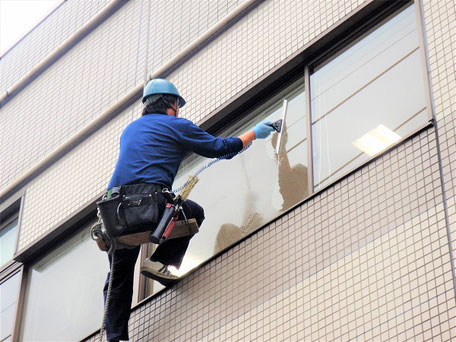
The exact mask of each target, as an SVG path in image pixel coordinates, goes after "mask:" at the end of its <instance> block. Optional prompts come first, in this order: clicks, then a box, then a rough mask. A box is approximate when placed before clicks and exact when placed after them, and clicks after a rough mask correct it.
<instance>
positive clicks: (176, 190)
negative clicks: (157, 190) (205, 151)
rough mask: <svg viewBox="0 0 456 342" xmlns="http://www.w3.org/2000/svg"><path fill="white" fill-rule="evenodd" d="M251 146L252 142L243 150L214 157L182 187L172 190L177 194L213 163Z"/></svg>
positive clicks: (235, 154)
mask: <svg viewBox="0 0 456 342" xmlns="http://www.w3.org/2000/svg"><path fill="white" fill-rule="evenodd" d="M250 146H252V143H249V144H248V145H247V146H245V147H244V148H243V149H242V150H240V151H239V152H232V153H228V154H225V155H223V156H221V157H218V158H217V159H214V160H211V161H210V162H209V163H207V164H206V165H204V166H203V167H201V168H200V169H198V171H196V173H195V174H194V175H193V176H192V177H190V179H189V180H188V181H187V182H185V184H183V185H181V186H180V187H178V188H176V189H173V190H172V192H173V193H175V194H177V193H179V192H181V191H182V190H183V189H184V188H185V187H186V186H187V185H188V184H189V183H190V182H192V180H193V179H194V178H196V177H198V175H199V174H200V173H201V172H203V171H204V170H206V169H208V168H210V167H211V166H212V165H214V164H215V163H217V162H219V161H220V160H224V159H228V158H232V157H234V156H237V155H238V154H241V153H242V152H245V151H246V150H247V149H248V148H249V147H250Z"/></svg>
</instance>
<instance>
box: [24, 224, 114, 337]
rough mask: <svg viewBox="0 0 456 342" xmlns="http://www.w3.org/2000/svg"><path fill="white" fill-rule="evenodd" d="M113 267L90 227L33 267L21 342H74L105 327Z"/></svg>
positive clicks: (29, 278) (28, 283)
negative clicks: (106, 283) (107, 281)
mask: <svg viewBox="0 0 456 342" xmlns="http://www.w3.org/2000/svg"><path fill="white" fill-rule="evenodd" d="M108 268H109V263H108V258H107V256H106V253H101V252H100V250H99V249H98V247H97V246H96V244H95V243H94V242H93V241H92V240H91V238H90V234H89V226H88V227H86V228H84V229H83V230H82V231H81V232H79V233H78V234H76V235H75V236H74V237H72V238H71V239H70V240H68V241H67V242H65V243H63V244H62V245H61V246H59V247H58V248H57V249H55V250H54V251H52V252H51V253H49V254H48V255H46V256H45V257H44V258H42V259H41V260H39V261H38V262H36V263H35V264H33V265H31V267H30V269H29V272H28V276H27V289H26V293H25V300H24V303H25V304H24V311H23V315H22V322H21V323H22V324H21V333H20V335H21V336H20V340H21V341H55V340H56V339H58V340H59V341H70V340H71V341H75V340H81V339H83V338H84V337H87V336H88V335H89V334H91V333H92V332H93V331H95V330H97V329H98V328H99V327H100V326H101V320H102V317H103V308H104V305H103V292H102V290H103V285H104V281H105V279H106V274H107V272H108Z"/></svg>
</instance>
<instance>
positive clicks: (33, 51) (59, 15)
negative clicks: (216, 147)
mask: <svg viewBox="0 0 456 342" xmlns="http://www.w3.org/2000/svg"><path fill="white" fill-rule="evenodd" d="M109 1H110V0H90V1H85V0H74V1H64V0H62V1H61V5H60V7H59V8H58V11H57V12H54V13H52V14H51V15H50V16H49V17H48V18H47V19H46V20H44V21H43V22H42V23H41V24H40V25H38V26H37V27H35V28H34V29H33V30H32V31H31V32H30V33H28V34H27V35H26V36H25V37H24V38H23V39H22V40H21V42H20V43H19V44H18V45H16V46H14V47H13V48H12V49H10V50H9V51H8V52H7V53H6V54H5V55H3V56H2V57H1V59H0V94H2V93H3V92H4V91H5V90H7V89H8V88H9V87H11V86H12V85H13V84H14V82H16V81H17V80H19V79H20V78H21V77H22V76H23V75H25V74H26V73H27V72H28V71H29V70H30V69H32V68H33V67H34V66H36V65H37V64H38V63H39V62H40V61H42V60H43V59H44V58H45V57H46V56H47V55H48V54H49V53H51V52H52V51H53V50H54V49H55V48H56V47H57V46H59V44H61V43H63V42H64V41H65V40H66V39H67V38H68V37H69V36H71V34H73V33H74V32H75V31H77V30H78V29H79V28H80V27H81V26H82V25H84V24H85V23H86V22H87V21H88V20H89V19H90V18H92V17H93V16H94V15H95V14H97V13H98V12H99V11H100V10H101V9H103V7H104V6H105V5H106V4H107V3H109Z"/></svg>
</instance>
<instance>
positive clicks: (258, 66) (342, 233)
mask: <svg viewBox="0 0 456 342" xmlns="http://www.w3.org/2000/svg"><path fill="white" fill-rule="evenodd" d="M158 3H159V2H157V3H155V2H154V3H153V4H154V5H155V4H158ZM361 3H362V1H335V0H334V1H308V2H299V3H298V2H291V1H272V0H269V1H265V2H264V3H263V4H261V5H260V6H259V7H258V8H256V9H254V10H253V11H252V12H250V13H249V14H248V15H247V16H246V17H244V18H243V19H241V20H240V22H239V23H237V24H236V25H235V26H234V27H232V28H231V29H229V30H228V31H227V32H225V33H224V34H222V35H221V36H220V37H218V38H217V39H216V40H215V41H214V42H212V43H211V44H210V45H209V46H208V47H207V48H205V49H204V50H203V51H201V52H200V53H198V54H197V55H196V56H195V57H194V58H192V59H191V60H190V61H189V62H187V63H186V64H185V65H184V66H182V67H181V68H179V69H178V70H177V71H176V72H174V73H173V75H171V80H172V81H174V82H175V83H176V84H178V85H179V90H180V91H181V92H182V94H183V95H184V96H185V98H186V99H187V100H188V102H189V105H188V106H186V107H185V110H184V112H183V114H184V115H185V116H186V117H188V118H190V119H192V120H193V121H196V122H198V121H200V120H204V118H205V115H207V113H210V112H211V111H213V110H214V109H216V108H218V107H220V106H222V105H223V103H224V102H226V101H227V100H229V99H230V98H231V97H232V96H233V95H235V94H236V93H237V92H238V91H240V90H242V89H244V88H245V87H247V86H249V85H250V84H251V83H252V82H254V81H256V80H257V79H258V78H259V77H261V76H262V75H263V74H264V73H265V72H267V71H269V70H270V69H271V68H273V67H274V66H276V65H277V64H279V63H280V62H281V61H283V60H284V59H285V58H287V57H288V56H290V55H291V54H293V52H295V51H296V50H297V49H299V48H300V47H302V46H303V45H305V44H306V43H307V42H309V41H310V40H311V39H313V38H315V37H316V36H317V35H318V34H320V33H321V32H323V31H324V30H325V29H326V28H327V27H329V26H330V25H331V24H333V23H335V22H336V21H337V20H339V19H341V18H343V17H344V16H345V15H347V14H349V13H350V11H352V10H354V9H356V7H357V6H359V5H360V4H361ZM436 3H437V2H434V1H429V0H426V1H425V3H424V9H425V11H424V13H425V18H426V28H427V31H426V32H427V36H428V43H429V52H430V53H429V55H430V66H431V77H432V86H433V90H434V100H435V104H436V115H437V119H438V124H439V129H440V131H439V132H440V134H441V136H440V139H441V146H440V147H441V148H442V163H443V170H442V171H443V175H444V180H445V185H446V190H447V192H446V193H445V194H443V193H442V187H441V178H440V169H439V158H438V149H437V147H438V146H437V140H436V136H435V130H433V129H428V130H426V131H424V132H422V133H420V134H419V135H417V136H415V137H413V138H412V139H410V140H408V141H407V142H405V143H403V144H401V145H399V146H397V147H395V148H394V149H392V150H391V151H390V152H388V153H386V154H385V155H383V156H382V157H380V158H378V159H377V160H375V161H373V162H371V163H370V164H369V165H367V166H365V167H363V168H362V169H360V170H357V171H356V172H355V173H353V174H351V175H350V176H348V177H346V178H344V179H343V180H342V181H340V182H338V183H337V184H334V185H333V186H332V187H330V188H328V189H326V190H325V191H324V192H322V193H320V194H318V195H316V196H315V197H313V198H312V199H310V200H309V201H307V202H306V203H304V204H302V205H301V206H299V207H298V208H296V209H294V210H293V211H291V212H290V213H288V214H287V215H285V216H283V217H281V218H280V219H278V220H277V221H275V222H273V223H271V224H270V225H269V226H267V227H266V228H264V229H263V230H261V231H260V232H258V233H257V234H255V235H253V236H252V237H250V238H248V239H246V240H245V241H243V242H241V243H240V244H238V245H236V246H235V247H233V248H231V249H230V250H228V251H226V252H225V253H223V254H221V255H220V256H218V257H217V258H215V259H214V260H212V261H211V262H209V263H208V264H206V265H205V266H203V267H201V268H199V269H198V270H196V271H195V272H193V273H192V274H190V275H188V276H186V277H185V278H184V279H182V280H181V281H180V282H179V283H177V284H176V285H175V286H174V287H172V288H171V289H168V290H166V291H164V292H161V293H159V294H158V295H157V296H156V297H154V298H153V299H152V300H150V301H148V302H147V303H145V304H143V305H141V306H140V307H138V308H137V309H136V310H135V311H134V312H133V314H132V318H131V321H130V324H131V325H130V332H131V337H132V340H133V341H144V340H147V341H149V340H151V341H155V340H157V341H168V340H169V341H235V340H249V341H255V340H259V341H263V340H286V341H298V340H299V341H302V340H349V339H356V340H386V339H389V340H406V339H407V340H431V339H434V340H452V339H455V338H456V328H455V324H454V323H455V321H456V303H455V292H454V291H455V289H454V282H453V280H454V273H453V270H452V269H451V259H450V258H451V255H450V251H451V250H452V249H454V246H453V247H450V246H451V245H450V244H449V243H448V234H447V226H446V221H445V219H446V218H448V219H449V222H450V224H451V229H452V233H453V236H454V233H455V230H456V203H455V202H456V198H455V196H454V193H453V187H452V185H453V184H454V179H455V176H456V175H455V173H454V154H455V153H454V152H455V150H454V146H455V144H454V136H455V134H454V133H455V132H454V123H453V121H454V96H453V95H454V90H453V88H454V83H453V82H454V73H452V72H450V71H449V70H451V68H454V58H453V57H451V56H454V46H455V45H454V42H453V41H452V39H453V38H451V37H450V38H448V35H447V34H446V33H445V32H447V30H448V28H449V27H450V28H451V25H453V24H452V23H451V22H454V17H452V13H454V10H455V9H456V8H455V7H454V4H451V3H450V2H446V1H442V2H438V4H436ZM229 4H232V2H227V1H223V2H220V5H219V7H217V13H218V11H219V10H220V11H229V10H230V9H232V6H230V5H229ZM199 5H200V6H199V9H198V10H196V9H195V8H194V6H190V5H189V3H187V2H186V3H184V5H183V8H185V9H186V10H185V15H187V18H192V19H193V18H194V17H195V16H197V14H196V13H198V15H199V17H198V18H200V19H199V20H202V21H204V18H206V17H210V16H207V14H206V13H209V12H210V11H215V7H213V6H211V5H210V4H209V2H208V3H206V2H200V3H199ZM206 5H207V6H206ZM141 6H143V7H141ZM294 6H295V7H294ZM141 8H142V9H141ZM153 9H154V10H156V11H158V13H163V14H165V11H164V9H163V8H162V7H157V8H153ZM144 10H145V7H144V3H142V2H140V1H131V2H129V3H128V4H127V5H125V6H124V7H123V8H122V9H121V10H120V11H119V12H118V13H116V14H115V15H114V16H113V17H112V18H110V19H109V20H107V21H106V22H105V23H104V24H103V25H102V26H101V27H100V28H98V29H97V30H96V31H95V32H93V33H92V34H91V35H90V36H89V37H87V39H85V40H84V41H82V42H81V43H80V44H79V45H78V46H77V47H76V48H74V49H73V50H72V51H70V52H69V53H68V54H67V55H66V56H64V57H63V58H62V59H61V60H60V61H59V62H58V63H56V64H55V65H54V66H53V67H52V68H50V70H48V71H47V72H46V73H45V74H43V75H42V76H41V77H40V78H39V79H38V80H36V81H35V82H34V83H33V84H32V85H31V86H29V87H28V88H27V89H25V90H24V91H23V92H22V93H21V94H20V95H19V96H17V97H16V98H15V99H14V100H13V101H11V102H10V103H8V105H7V106H6V107H5V108H3V109H2V115H3V114H4V113H6V117H7V119H8V120H5V122H10V121H11V122H13V124H12V126H11V127H8V129H7V130H6V129H5V132H9V131H10V130H11V129H13V128H14V127H22V126H24V127H27V124H29V123H28V122H27V120H26V119H25V117H26V116H27V117H29V116H31V115H32V113H30V114H28V113H27V112H26V109H24V108H27V107H25V105H24V104H21V105H22V107H20V105H19V102H21V101H19V100H20V99H28V98H29V96H32V97H31V99H38V98H43V96H42V95H43V94H48V93H49V92H51V95H50V96H46V97H45V101H43V103H44V104H43V106H48V107H46V108H48V111H49V108H52V109H54V107H56V103H57V104H59V105H60V106H61V107H57V108H58V109H59V113H60V112H65V113H68V116H66V115H65V118H63V119H62V117H60V121H59V123H58V124H57V123H53V122H52V120H51V119H50V118H47V117H46V118H45V120H43V121H46V123H47V125H50V126H52V127H51V128H50V129H49V130H48V131H46V129H45V128H46V127H43V131H45V132H43V133H36V134H42V136H39V138H33V137H31V138H30V139H31V140H28V141H27V140H25V141H24V142H23V143H22V144H23V145H22V146H25V147H26V146H30V141H31V142H36V143H37V144H38V143H40V144H43V141H46V139H48V140H52V141H51V142H50V143H49V145H48V146H51V145H52V146H55V145H58V144H60V143H62V141H65V140H66V139H67V138H68V136H70V135H71V134H72V133H73V132H75V131H77V129H79V128H80V127H82V126H83V125H84V124H85V123H86V122H87V121H84V120H90V119H91V118H93V117H94V116H96V114H97V113H99V112H100V111H102V110H104V109H106V107H107V106H108V105H109V104H112V102H114V101H115V100H116V99H118V98H119V96H121V95H122V94H123V93H124V92H125V91H128V90H129V89H130V88H131V87H132V86H133V85H134V84H136V83H135V82H138V81H139V80H140V79H142V77H143V75H142V74H141V72H140V71H137V70H142V71H144V70H147V68H151V69H150V70H152V69H154V68H156V67H157V66H159V65H161V64H160V62H156V61H157V60H161V61H162V62H163V61H166V59H168V58H169V57H170V56H172V54H173V50H172V49H171V48H170V49H168V50H167V48H166V47H165V46H164V45H166V44H163V45H162V46H161V48H160V49H156V50H154V51H152V50H150V53H149V56H150V58H149V59H147V61H146V57H145V54H144V52H143V51H140V52H139V53H138V50H135V51H134V52H132V51H131V49H129V48H128V47H127V46H128V44H132V46H142V45H143V43H144V42H145V41H144V40H143V39H142V38H141V37H139V35H138V32H139V27H140V26H141V25H140V24H139V23H140V21H139V20H140V19H139V18H140V17H141V16H140V13H144V12H143V11H144ZM160 10H161V11H162V12H160ZM192 11H195V12H192ZM224 13H225V12H224ZM163 14H162V15H161V16H160V18H161V17H162V16H163ZM221 17H222V15H221V16H220V17H218V18H221ZM143 18H144V17H143ZM283 18H287V20H283ZM132 20H133V22H131V21H132ZM182 22H184V20H183V21H182ZM135 23H136V24H135ZM143 23H144V21H143ZM444 23H446V24H444ZM156 24H157V25H164V24H166V22H165V21H163V22H162V21H157V23H156ZM212 24H213V23H212V22H209V21H206V25H212ZM135 25H136V26H135ZM181 25H182V26H179V30H182V31H181V32H185V34H183V36H184V35H185V36H186V37H188V36H189V35H191V34H192V33H191V32H195V33H194V34H195V36H197V35H198V34H199V32H201V31H199V29H196V28H194V26H193V25H191V26H185V25H184V24H183V23H181ZM201 25H203V24H201ZM150 26H151V27H152V22H151V25H150ZM195 26H198V25H195ZM171 28H172V26H169V27H168V28H167V29H165V30H164V31H165V35H164V36H165V37H166V39H168V40H169V39H170V40H171V42H174V41H173V39H177V41H179V42H180V41H184V43H182V44H183V46H185V44H188V42H189V41H191V39H187V38H185V39H184V38H183V37H181V40H179V38H175V37H176V35H175V34H173V31H172V29H171ZM129 30H130V31H129ZM192 30H195V31H192ZM151 32H155V31H153V29H152V28H151ZM189 32H190V33H189ZM196 32H198V33H196ZM135 34H136V36H135ZM178 35H179V34H177V36H178ZM113 37H115V38H116V40H119V39H120V40H121V41H122V42H123V43H121V44H119V45H116V46H114V45H112V44H111V45H109V44H108V43H109V42H113V40H114V38H113ZM132 37H133V38H132ZM154 40H155V38H153V39H152V38H151V41H154ZM163 41H165V40H163ZM99 44H101V45H102V46H100V47H99V46H98V45H99ZM135 44H138V45H135ZM176 44H177V43H176ZM177 45H179V44H177ZM157 46H158V45H157ZM170 46H173V44H170ZM107 47H111V48H107ZM442 49H443V50H442ZM177 50H178V49H177ZM440 51H444V55H445V58H444V59H443V60H444V61H445V63H444V64H441V63H442V62H441V60H442V59H441V58H442V56H441V55H440ZM103 53H104V54H103ZM452 54H453V55H452ZM109 58H112V59H109ZM162 62H161V63H162ZM136 63H138V65H142V66H143V69H141V68H140V67H138V69H135V68H136ZM105 64H110V67H106V66H105ZM146 64H147V67H146V66H145V65H146ZM65 67H69V68H68V69H65ZM65 70H71V72H73V73H75V75H78V76H79V75H81V74H84V75H86V78H88V79H90V80H87V81H86V80H85V79H81V78H80V77H78V78H77V81H75V84H74V92H73V93H72V95H71V96H70V95H68V94H67V95H66V96H67V97H65V101H59V102H57V101H55V100H53V97H54V96H56V95H55V94H57V93H52V89H53V88H52V87H55V88H56V89H57V88H58V87H61V83H60V80H61V78H62V75H63V74H64V72H65ZM133 70H136V71H137V72H133ZM126 75H128V76H129V77H130V78H128V77H127V76H126ZM132 75H134V76H132ZM452 75H453V78H452ZM101 81H104V82H105V83H103V85H104V86H105V87H106V89H108V90H107V91H106V92H103V93H97V94H96V96H95V95H93V93H94V90H93V89H95V87H96V86H99V84H100V82H101ZM85 82H87V83H85ZM40 87H41V88H40ZM88 87H92V88H88ZM95 93H96V92H95ZM40 96H41V97H40ZM91 96H93V97H91ZM73 98H74V102H72V103H71V105H68V101H70V100H71V99H73ZM53 101H54V102H53ZM35 102H36V101H35ZM14 106H17V107H14ZM11 107H12V109H11ZM140 107H141V106H140V103H139V101H138V103H136V104H135V105H134V106H132V107H131V108H129V109H127V110H125V111H124V112H123V113H122V114H120V115H118V116H117V117H116V118H115V119H113V120H112V121H111V122H109V123H108V124H107V125H106V126H105V127H103V129H100V130H99V131H98V132H96V133H94V134H93V135H92V136H91V137H90V138H88V139H87V140H86V141H84V142H83V143H81V144H80V145H79V146H77V147H76V148H75V149H74V150H73V151H71V153H69V154H67V155H66V156H65V157H64V158H62V159H61V160H59V161H58V162H56V163H55V164H54V165H52V167H50V168H49V169H48V170H46V172H45V173H43V174H42V175H40V176H39V177H38V178H36V179H35V180H34V181H33V182H32V183H31V184H29V186H28V190H27V196H26V199H25V207H24V216H23V222H22V225H21V236H20V240H19V249H25V248H27V246H29V245H30V244H31V243H33V241H35V240H36V239H39V238H40V237H41V236H42V235H43V234H45V233H47V232H49V230H50V229H51V228H52V227H54V226H55V225H56V224H57V223H59V222H61V221H62V220H64V219H65V218H67V217H68V216H69V215H71V214H74V213H75V211H76V210H78V208H80V206H81V205H82V204H85V203H86V202H87V201H88V200H90V199H92V198H93V197H94V196H95V195H96V194H98V193H99V192H101V191H103V189H104V188H105V186H106V183H107V181H108V179H109V176H110V174H111V172H112V169H113V167H114V163H115V159H116V157H117V151H118V139H119V135H120V132H121V131H122V129H123V127H124V126H125V125H126V124H127V123H128V122H130V121H131V120H132V119H134V118H136V117H137V116H138V115H139V112H140ZM81 108H82V109H81ZM80 109H81V110H80ZM21 110H22V111H21ZM15 111H16V113H18V112H19V113H22V112H24V113H25V114H24V115H23V116H17V115H16V116H13V113H14V112H15ZM44 112H45V111H44ZM75 113H76V114H78V115H76V114H75ZM94 113H95V114H94ZM187 113H188V114H187ZM190 113H195V114H190ZM8 115H9V116H8ZM79 115H80V116H81V119H80V121H78V120H77V119H76V118H78V117H79ZM2 120H3V117H2ZM54 120H56V119H54ZM33 124H34V126H35V127H34V129H35V130H36V125H37V123H36V122H34V123H33ZM14 125H15V126H14ZM13 126H14V127H13ZM30 126H31V125H30ZM75 126H77V127H75ZM33 132H34V131H33V130H32V129H31V128H28V130H25V132H24V133H23V134H24V136H26V135H30V134H32V133H33ZM16 134H17V130H16ZM24 136H22V138H24ZM56 136H57V137H56ZM11 138H13V137H11ZM16 144H17V143H16ZM0 146H2V147H3V150H11V151H12V149H9V148H5V147H4V146H6V145H3V142H2V144H0ZM7 146H12V145H7ZM18 146H20V145H18ZM43 146H44V145H43ZM25 147H18V148H23V150H21V151H20V153H21V154H22V153H26V152H24V151H26V148H25ZM15 148H16V147H15ZM16 151H17V149H16ZM43 151H46V148H44V147H38V148H36V149H34V150H33V153H34V154H33V155H28V156H27V158H24V159H23V160H22V161H21V160H19V162H18V164H16V165H15V166H14V167H18V166H17V165H21V167H22V168H27V167H29V166H30V165H31V164H33V161H35V160H39V159H40V158H42V156H43V155H45V154H46V152H43ZM9 153H10V155H9V156H8V157H10V158H11V160H13V159H14V160H16V159H20V158H17V156H13V155H11V154H12V152H9ZM20 163H22V164H20ZM14 172H16V174H15V173H14ZM12 174H14V176H12V178H14V177H16V175H17V174H19V172H18V171H13V172H12ZM1 178H2V180H3V174H2V177H1ZM5 184H7V183H5ZM2 186H4V185H2ZM68 195H70V196H68ZM444 195H445V196H446V198H447V206H448V212H445V210H444V209H445V208H444V205H443V200H444ZM446 214H448V217H446ZM450 242H451V241H450ZM96 339H97V336H94V337H93V338H91V339H90V340H96Z"/></svg>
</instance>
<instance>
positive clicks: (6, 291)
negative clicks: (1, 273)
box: [0, 272, 21, 342]
mask: <svg viewBox="0 0 456 342" xmlns="http://www.w3.org/2000/svg"><path fill="white" fill-rule="evenodd" d="M20 280H21V273H20V272H17V273H15V274H14V275H13V276H11V277H9V278H7V279H6V280H4V281H3V282H1V283H0V341H2V342H4V341H12V335H13V330H14V319H15V316H16V309H17V301H18V295H19V288H20Z"/></svg>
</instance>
